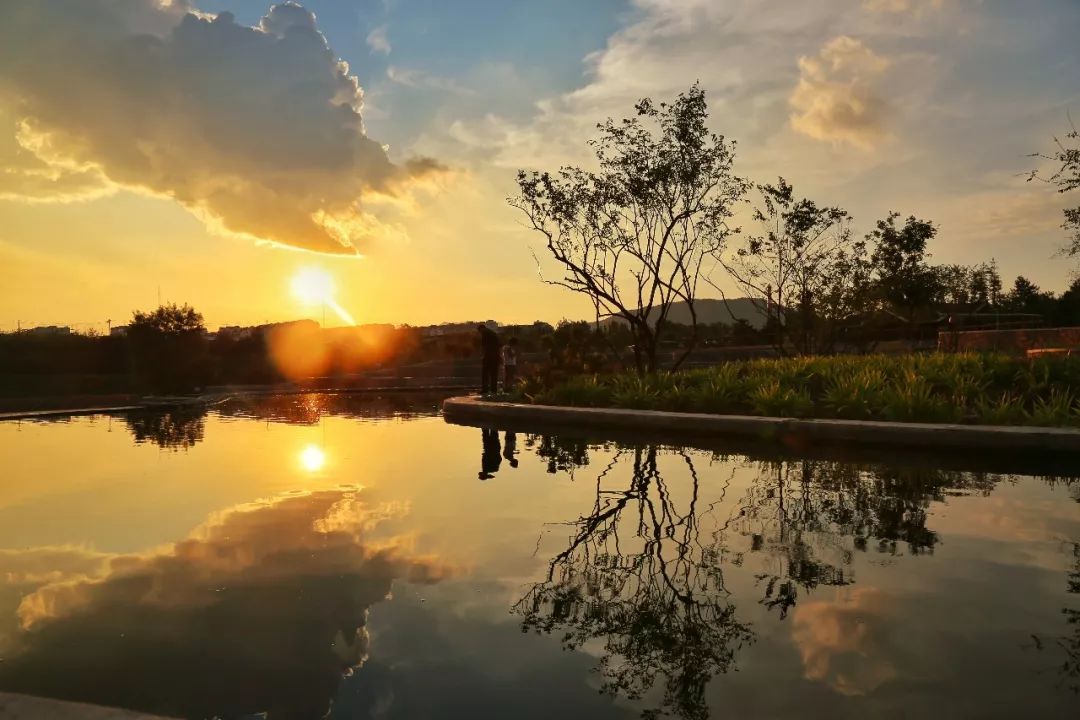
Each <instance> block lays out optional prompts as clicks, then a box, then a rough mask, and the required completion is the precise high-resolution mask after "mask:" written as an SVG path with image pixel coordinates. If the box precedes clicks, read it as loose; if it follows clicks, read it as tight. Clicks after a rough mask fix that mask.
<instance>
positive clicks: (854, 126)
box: [789, 35, 892, 148]
mask: <svg viewBox="0 0 1080 720" xmlns="http://www.w3.org/2000/svg"><path fill="white" fill-rule="evenodd" d="M888 66H889V61H888V60H887V59H885V58H883V57H881V56H880V55H876V54H875V53H874V52H873V51H872V50H871V49H870V48H868V47H866V46H865V45H864V44H863V43H862V42H861V41H859V40H856V39H855V38H852V37H848V36H846V35H841V36H840V37H837V38H834V39H832V40H830V41H829V42H828V43H827V44H826V45H825V46H824V47H823V48H822V49H821V52H820V53H818V54H817V55H815V56H812V57H807V56H804V57H801V58H799V82H798V84H797V85H796V86H795V90H794V91H793V92H792V94H791V97H790V98H789V102H790V104H791V107H792V109H793V110H794V112H793V113H792V115H791V127H792V128H794V129H795V130H796V131H798V132H800V133H802V134H804V135H807V136H809V137H812V138H814V139H816V140H826V141H832V142H847V143H851V144H852V145H856V146H858V147H862V148H870V147H872V146H873V145H875V144H876V143H877V142H878V141H880V140H882V139H883V138H885V137H886V136H887V135H888V133H887V130H886V126H887V121H888V116H889V114H890V113H891V111H892V110H891V108H890V106H889V104H888V103H887V102H886V101H885V100H884V99H883V98H882V97H881V96H880V95H878V93H877V91H876V89H875V87H874V82H875V81H876V79H877V77H878V76H879V75H881V73H883V72H884V71H885V69H886V68H888Z"/></svg>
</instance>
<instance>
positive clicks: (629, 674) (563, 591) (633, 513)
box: [514, 443, 752, 718]
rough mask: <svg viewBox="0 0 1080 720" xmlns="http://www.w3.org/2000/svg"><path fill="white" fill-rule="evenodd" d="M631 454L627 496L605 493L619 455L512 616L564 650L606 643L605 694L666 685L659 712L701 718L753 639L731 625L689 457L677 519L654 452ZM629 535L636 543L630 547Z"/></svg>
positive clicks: (630, 693) (731, 610) (637, 691)
mask: <svg viewBox="0 0 1080 720" xmlns="http://www.w3.org/2000/svg"><path fill="white" fill-rule="evenodd" d="M540 447H546V445H545V443H540ZM629 453H630V455H631V456H632V463H631V468H632V477H631V479H630V482H629V487H628V488H627V489H626V490H624V491H614V492H613V491H608V490H605V489H604V488H603V484H602V482H603V480H604V477H605V476H606V475H608V474H609V473H611V472H612V471H615V470H616V469H618V468H619V467H620V465H621V463H620V461H621V460H622V459H623V457H624V456H625V455H626V454H627V453H626V452H619V453H616V455H615V458H614V459H613V460H612V462H611V463H610V464H609V465H608V466H607V468H605V470H604V471H603V472H602V473H601V474H600V476H599V477H598V478H597V492H596V504H595V505H594V506H593V510H592V512H591V513H590V514H589V515H587V516H585V517H582V518H579V519H578V520H577V521H575V522H573V523H571V526H572V527H573V531H574V532H573V536H572V539H571V541H570V546H569V547H568V548H567V549H566V550H564V551H563V552H561V553H559V554H558V555H557V556H555V558H554V559H552V561H551V563H550V564H549V567H548V573H547V577H546V578H545V580H544V581H543V582H540V583H537V584H536V585H535V586H534V587H533V588H532V589H531V590H529V592H528V593H526V595H525V596H524V597H523V598H522V599H521V600H520V601H518V603H517V604H516V605H515V606H514V610H515V611H516V612H518V613H520V614H521V615H522V616H523V617H524V628H526V629H531V630H535V631H537V632H541V633H550V632H553V631H555V630H561V631H563V632H564V633H565V634H564V636H563V644H564V647H566V648H568V649H577V648H580V647H581V646H583V645H584V644H585V643H587V642H589V641H591V640H594V639H600V640H602V641H603V643H604V655H603V657H602V658H601V660H600V673H601V677H602V678H603V686H602V688H603V690H604V691H606V692H609V693H619V694H624V695H626V696H628V697H631V698H640V697H642V696H643V695H644V694H645V692H646V691H648V690H649V689H650V688H651V687H652V686H653V684H654V682H655V681H656V679H657V677H658V676H662V677H663V682H664V691H663V692H664V694H663V701H662V708H664V709H665V710H670V711H671V712H674V713H675V714H677V715H678V716H680V717H685V718H705V717H708V707H707V705H706V704H705V686H706V684H707V683H708V681H709V679H710V678H711V677H713V676H714V675H716V674H718V673H723V672H727V671H728V670H729V669H730V668H731V667H732V665H733V663H734V660H735V654H736V652H737V651H738V649H739V648H740V647H741V646H742V645H743V644H745V643H747V642H749V641H751V639H752V634H751V632H750V629H749V628H748V627H747V626H746V625H744V624H743V623H740V622H739V621H738V619H737V618H736V617H735V607H734V606H733V605H732V604H731V602H730V601H729V600H728V592H727V590H726V588H725V587H724V578H723V573H722V571H721V562H720V557H719V554H718V552H717V549H716V547H715V546H714V545H709V546H707V545H703V544H702V542H701V531H700V527H699V524H698V520H699V516H698V508H697V490H698V485H697V476H696V474H695V473H694V467H693V462H692V460H691V459H690V457H689V455H685V454H684V455H683V458H684V459H685V461H686V463H687V465H688V466H689V468H690V472H691V475H692V476H693V478H694V481H693V488H692V491H691V498H690V500H689V503H688V505H687V507H685V508H684V509H682V510H680V509H679V508H678V507H676V503H675V501H674V500H673V498H672V496H671V494H670V493H669V491H668V488H667V487H666V484H665V482H664V479H663V477H661V475H660V473H659V471H658V469H657V453H658V450H657V448H656V447H648V448H635V449H633V450H632V451H629ZM624 514H626V518H624ZM624 520H626V521H628V522H625V523H624ZM626 525H628V526H629V528H627V527H626ZM627 529H630V530H632V534H633V538H629V537H626V535H627V534H628V533H627V532H626V530H627ZM659 713H660V710H659V709H657V710H654V711H647V712H646V715H657V714H659Z"/></svg>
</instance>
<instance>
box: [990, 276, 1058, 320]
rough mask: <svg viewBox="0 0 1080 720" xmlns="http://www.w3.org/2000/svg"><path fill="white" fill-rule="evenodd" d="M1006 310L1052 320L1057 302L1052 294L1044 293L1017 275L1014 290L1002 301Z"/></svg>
mask: <svg viewBox="0 0 1080 720" xmlns="http://www.w3.org/2000/svg"><path fill="white" fill-rule="evenodd" d="M1002 305H1003V306H1004V307H1005V309H1007V310H1009V311H1011V312H1017V313H1032V314H1035V315H1042V316H1043V317H1044V318H1046V319H1050V318H1052V317H1053V315H1055V310H1056V307H1055V306H1056V305H1057V300H1056V298H1055V297H1054V294H1053V293H1052V292H1044V291H1043V290H1041V289H1040V288H1039V286H1038V285H1036V284H1035V283H1033V282H1031V281H1030V280H1028V279H1027V278H1026V277H1024V276H1023V275H1017V276H1016V280H1015V281H1013V286H1012V289H1011V290H1010V291H1009V292H1008V293H1006V294H1005V296H1004V297H1003V299H1002Z"/></svg>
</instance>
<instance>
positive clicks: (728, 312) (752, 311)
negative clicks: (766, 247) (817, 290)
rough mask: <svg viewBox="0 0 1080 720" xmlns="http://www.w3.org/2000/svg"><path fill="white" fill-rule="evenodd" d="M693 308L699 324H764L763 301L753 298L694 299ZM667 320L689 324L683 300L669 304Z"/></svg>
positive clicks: (687, 309)
mask: <svg viewBox="0 0 1080 720" xmlns="http://www.w3.org/2000/svg"><path fill="white" fill-rule="evenodd" d="M694 310H696V311H697V320H698V324H699V325H711V324H713V323H724V324H725V325H734V324H735V322H736V321H738V320H745V321H746V322H747V323H748V324H749V325H750V326H751V327H753V328H755V329H758V330H760V329H761V328H763V327H764V326H765V302H764V301H762V300H755V299H753V298H731V299H729V300H727V301H724V300H712V299H707V300H696V301H695V302H694ZM668 321H669V322H673V323H680V324H682V325H689V324H690V309H689V308H688V307H687V306H686V303H684V302H677V303H675V304H673V305H672V306H671V310H670V311H669V312H668ZM604 322H605V323H612V322H619V319H618V318H609V319H608V320H605V321H604Z"/></svg>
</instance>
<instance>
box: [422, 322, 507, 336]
mask: <svg viewBox="0 0 1080 720" xmlns="http://www.w3.org/2000/svg"><path fill="white" fill-rule="evenodd" d="M477 325H486V326H487V327H489V328H491V329H492V330H498V329H499V323H497V322H495V321H494V320H485V321H484V322H482V323H481V322H458V323H443V324H441V325H426V326H423V327H419V328H417V330H419V331H420V337H424V338H432V337H443V336H445V335H460V334H462V333H467V332H474V331H475V330H476V326H477Z"/></svg>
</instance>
